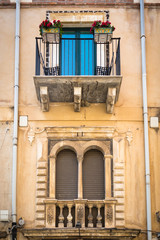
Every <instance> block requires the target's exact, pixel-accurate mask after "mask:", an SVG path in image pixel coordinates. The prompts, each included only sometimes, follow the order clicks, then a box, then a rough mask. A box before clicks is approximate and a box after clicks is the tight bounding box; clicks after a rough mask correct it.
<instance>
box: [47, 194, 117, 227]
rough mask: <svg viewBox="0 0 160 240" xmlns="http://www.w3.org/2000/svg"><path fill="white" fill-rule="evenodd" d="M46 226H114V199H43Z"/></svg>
mask: <svg viewBox="0 0 160 240" xmlns="http://www.w3.org/2000/svg"><path fill="white" fill-rule="evenodd" d="M45 204H46V227H47V228H55V227H58V228H72V227H76V224H77V223H80V226H81V228H102V227H106V228H114V227H115V204H116V200H113V199H109V200H85V199H82V200H79V199H76V200H72V201H65V200H52V199H47V200H45Z"/></svg>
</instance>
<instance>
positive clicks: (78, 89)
mask: <svg viewBox="0 0 160 240" xmlns="http://www.w3.org/2000/svg"><path fill="white" fill-rule="evenodd" d="M81 93H82V88H81V87H74V111H75V112H80V108H81Z"/></svg>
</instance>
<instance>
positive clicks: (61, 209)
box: [58, 204, 64, 228]
mask: <svg viewBox="0 0 160 240" xmlns="http://www.w3.org/2000/svg"><path fill="white" fill-rule="evenodd" d="M59 207H60V214H59V218H58V220H59V222H58V227H59V228H63V227H64V216H63V207H64V205H62V204H59Z"/></svg>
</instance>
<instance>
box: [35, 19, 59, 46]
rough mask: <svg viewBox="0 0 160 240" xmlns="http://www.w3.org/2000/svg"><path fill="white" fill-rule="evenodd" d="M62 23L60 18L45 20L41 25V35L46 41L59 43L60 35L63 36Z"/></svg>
mask: <svg viewBox="0 0 160 240" xmlns="http://www.w3.org/2000/svg"><path fill="white" fill-rule="evenodd" d="M62 26H63V25H62V23H61V22H60V20H53V21H52V22H50V21H49V20H47V19H46V20H45V21H43V22H42V23H41V24H40V25H39V31H40V35H41V36H42V39H43V41H44V42H48V43H59V41H60V37H62Z"/></svg>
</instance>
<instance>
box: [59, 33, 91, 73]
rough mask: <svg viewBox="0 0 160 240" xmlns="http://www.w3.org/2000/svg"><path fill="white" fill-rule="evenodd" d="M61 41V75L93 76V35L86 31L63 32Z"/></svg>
mask: <svg viewBox="0 0 160 240" xmlns="http://www.w3.org/2000/svg"><path fill="white" fill-rule="evenodd" d="M62 38H63V39H62V41H61V75H94V72H95V49H94V40H93V35H91V34H90V33H89V31H88V30H87V31H86V30H85V31H84V30H82V29H80V30H79V29H76V30H74V31H72V32H71V31H69V32H65V33H64V34H63V35H62Z"/></svg>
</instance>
